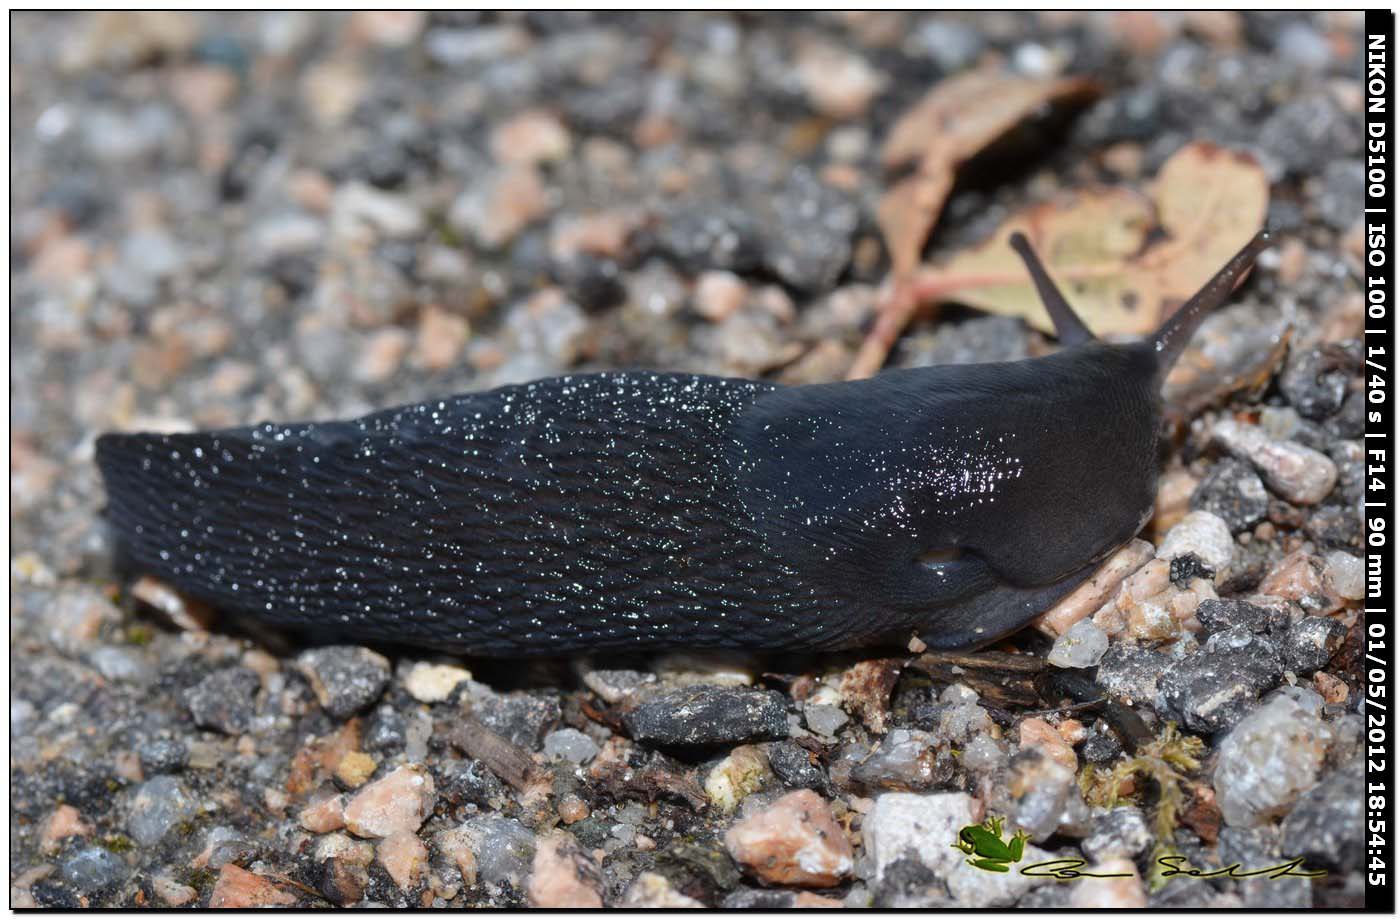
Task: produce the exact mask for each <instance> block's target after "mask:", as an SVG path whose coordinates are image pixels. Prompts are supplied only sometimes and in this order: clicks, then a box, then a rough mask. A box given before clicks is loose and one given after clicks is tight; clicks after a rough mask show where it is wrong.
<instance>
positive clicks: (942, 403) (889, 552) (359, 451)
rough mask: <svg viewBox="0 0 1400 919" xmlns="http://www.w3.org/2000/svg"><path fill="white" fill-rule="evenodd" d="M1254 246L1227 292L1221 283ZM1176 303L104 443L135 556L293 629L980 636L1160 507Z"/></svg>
mask: <svg viewBox="0 0 1400 919" xmlns="http://www.w3.org/2000/svg"><path fill="white" fill-rule="evenodd" d="M1252 245H1254V246H1255V248H1254V249H1253V250H1250V249H1247V250H1246V251H1245V252H1242V253H1241V255H1240V256H1237V257H1236V259H1235V260H1233V261H1232V262H1231V264H1230V265H1229V266H1227V267H1226V269H1225V270H1224V271H1222V274H1224V273H1225V272H1226V271H1230V270H1231V268H1232V266H1233V268H1234V276H1233V277H1232V278H1229V279H1227V280H1228V283H1223V282H1222V283H1216V281H1213V282H1212V285H1214V288H1212V286H1211V285H1208V286H1207V288H1206V291H1205V292H1209V293H1211V294H1212V297H1215V295H1216V294H1218V298H1217V299H1224V297H1225V296H1226V295H1228V293H1229V292H1230V289H1232V288H1233V286H1234V281H1235V280H1237V279H1238V276H1239V275H1241V274H1243V272H1244V270H1247V268H1248V262H1249V261H1252V258H1253V253H1255V252H1257V249H1258V248H1259V247H1260V246H1261V245H1262V244H1261V243H1256V244H1252ZM1026 251H1027V252H1029V249H1027V250H1026ZM1247 254H1248V256H1249V258H1248V260H1245V261H1243V262H1242V259H1244V257H1245V256H1246V255H1247ZM1028 263H1030V264H1032V265H1033V267H1032V271H1033V274H1034V272H1035V270H1036V268H1038V264H1037V263H1034V256H1033V255H1030V256H1028ZM1237 263H1240V264H1237ZM1042 274H1043V270H1042ZM1040 280H1041V279H1040V277H1038V276H1037V283H1040ZM1218 280H1219V279H1217V281H1218ZM1045 281H1046V283H1049V282H1048V278H1045ZM1049 289H1050V291H1051V293H1052V295H1053V296H1058V293H1057V292H1055V291H1054V290H1053V285H1051V287H1050V288H1049ZM1205 292H1203V293H1205ZM1042 293H1044V291H1042ZM1193 302H1194V301H1193ZM1047 305H1049V303H1048V302H1047ZM1210 305H1212V304H1201V305H1197V306H1196V307H1195V308H1194V309H1195V312H1196V313H1197V314H1201V313H1203V312H1204V311H1205V310H1206V309H1208V308H1209V306H1210ZM1060 306H1061V304H1055V305H1053V306H1051V313H1052V316H1054V315H1055V314H1056V311H1057V310H1058V309H1059V308H1060ZM1064 309H1068V307H1067V306H1064ZM1190 309H1193V307H1192V304H1188V305H1187V307H1185V308H1183V310H1182V311H1181V312H1182V313H1186V312H1187V311H1188V310H1190ZM1069 315H1070V316H1072V315H1073V314H1072V312H1071V313H1070V314H1069ZM1178 316H1180V314H1178ZM1186 321H1199V315H1197V316H1196V318H1195V319H1194V320H1189V317H1188V319H1179V320H1177V325H1181V324H1182V323H1184V322H1186ZM1059 322H1060V320H1059V319H1058V318H1057V323H1059ZM1075 322H1077V320H1075ZM1171 322H1172V321H1171V320H1169V327H1170V328H1169V327H1164V332H1167V331H1170V332H1172V335H1171V336H1164V335H1163V334H1162V333H1159V335H1158V336H1157V337H1156V338H1154V339H1150V340H1147V341H1144V342H1139V343H1133V344H1126V345H1117V344H1105V343H1101V342H1097V341H1094V340H1092V339H1091V338H1088V337H1087V331H1086V330H1083V329H1082V326H1081V327H1080V328H1079V329H1075V328H1073V326H1072V325H1061V326H1060V328H1061V335H1062V339H1063V338H1078V340H1079V343H1077V344H1074V345H1072V346H1070V347H1066V348H1064V349H1063V350H1061V351H1060V352H1058V353H1056V354H1053V355H1050V356H1048V357H1043V358H1037V359H1034V360H1026V361H1018V362H1014V363H997V364H978V365H967V366H948V367H933V368H926V369H919V370H902V371H892V372H888V373H885V374H881V375H879V376H877V377H875V378H873V379H869V380H862V381H856V382H846V383H833V384H824V385H813V386H800V387H780V386H776V385H773V384H770V383H765V382H758V381H753V380H738V379H724V378H716V377H705V376H691V375H676V374H665V373H649V372H616V373H600V374H586V375H575V376H566V377H559V378H554V379H548V380H541V381H538V382H535V383H529V384H524V385H520V386H509V387H504V388H501V389H496V390H492V391H490V392H484V393H475V394H468V395H462V396H457V397H453V398H450V399H443V400H439V401H431V402H425V403H421V404H418V405H411V406H406V407H402V408H397V409H391V410H387V411H383V412H378V413H375V414H372V415H368V416H366V417H364V418H361V419H358V420H355V421H345V422H331V423H314V424H292V425H284V424H262V425H256V426H253V427H244V428H234V429H230V430H224V431H212V432H202V433H193V434H170V435H157V434H108V435H105V436H103V437H102V438H100V439H99V440H98V444H97V459H98V464H99V466H100V467H101V470H102V474H103V477H104V479H105V482H106V486H107V492H108V496H109V507H108V515H109V519H110V521H111V524H112V526H113V528H114V529H115V531H116V534H117V536H118V538H119V540H120V543H121V545H122V547H123V549H124V552H125V554H126V555H127V556H128V557H129V559H130V561H131V562H132V563H134V565H135V566H136V567H138V568H139V569H141V570H145V571H150V572H152V573H154V574H156V575H158V576H160V577H161V578H163V579H164V580H166V581H168V582H169V583H171V584H173V585H174V586H176V587H178V588H180V589H182V590H184V591H186V592H187V593H190V594H192V595H194V596H197V597H199V598H202V599H205V600H208V601H210V602H211V603H213V604H215V605H216V606H218V607H220V608H223V609H227V610H231V611H235V612H239V613H243V614H247V615H250V616H253V617H256V618H258V619H262V620H265V621H269V622H273V623H278V624H282V625H287V626H292V627H300V628H314V629H317V630H318V631H322V632H325V631H330V632H333V633H336V634H340V635H343V636H345V637H348V638H357V639H379V640H386V641H393V642H401V643H408V644H418V645H423V646H426V647H432V648H437V649H440V650H447V651H453V652H458V653H466V654H480V655H491V656H502V657H507V656H527V655H540V654H563V653H571V652H595V651H629V650H630V651H641V650H652V649H659V648H667V647H688V648H696V647H709V648H744V649H751V650H761V649H769V650H779V649H781V650H802V651H816V650H833V649H840V648H851V647H858V646H865V645H872V644H899V645H903V644H905V643H906V642H907V641H908V640H909V638H910V637H911V636H913V635H917V636H918V637H919V638H920V639H921V640H922V641H923V642H924V643H926V644H927V645H929V646H930V647H934V648H967V647H975V646H979V645H983V644H986V643H987V642H989V641H992V640H994V639H996V638H998V637H1000V636H1002V635H1005V634H1007V633H1009V632H1012V631H1014V630H1016V629H1018V628H1020V627H1021V626H1022V625H1024V624H1025V623H1026V622H1027V621H1029V620H1030V619H1031V618H1033V617H1034V616H1036V615H1038V614H1039V613H1040V612H1043V611H1044V610H1045V609H1046V608H1048V607H1049V606H1050V605H1052V604H1053V603H1054V602H1055V601H1056V600H1057V599H1058V598H1059V597H1061V596H1063V595H1064V594H1065V593H1067V592H1068V591H1069V590H1071V589H1073V587H1074V586H1076V585H1077V584H1078V583H1079V582H1080V581H1082V580H1083V579H1084V578H1085V577H1087V576H1088V575H1089V574H1090V573H1092V571H1093V568H1094V566H1095V564H1096V563H1097V562H1098V561H1099V560H1101V559H1102V558H1103V557H1104V556H1106V555H1107V554H1108V553H1110V552H1111V551H1113V550H1114V549H1115V548H1117V547H1118V546H1119V545H1121V544H1122V543H1124V542H1126V541H1127V540H1128V539H1130V538H1132V536H1133V535H1134V534H1135V533H1136V532H1137V531H1138V529H1139V528H1140V527H1141V525H1142V524H1143V523H1144V522H1145V520H1146V518H1147V516H1148V515H1149V514H1150V511H1151V507H1152V503H1153V498H1154V495H1155V485H1156V476H1157V458H1156V444H1157V427H1158V422H1159V418H1160V411H1161V404H1160V398H1159V396H1158V387H1159V384H1160V380H1161V377H1162V376H1163V375H1164V373H1165V369H1164V368H1165V366H1169V363H1170V360H1172V359H1174V358H1175V354H1176V353H1177V351H1179V349H1180V345H1181V344H1183V343H1184V338H1185V337H1188V336H1189V330H1188V331H1186V332H1183V331H1182V330H1181V329H1177V328H1175V327H1174V326H1171ZM1178 339H1179V340H1180V341H1178ZM1163 341H1167V342H1168V343H1169V344H1170V346H1171V347H1166V346H1164V345H1163ZM1172 348H1175V349H1176V350H1175V351H1173V350H1171V349H1172Z"/></svg>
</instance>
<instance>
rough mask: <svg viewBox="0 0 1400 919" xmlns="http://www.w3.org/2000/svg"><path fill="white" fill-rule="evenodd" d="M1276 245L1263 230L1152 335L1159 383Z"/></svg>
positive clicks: (1271, 237) (1270, 235) (1270, 236)
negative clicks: (1204, 324)
mask: <svg viewBox="0 0 1400 919" xmlns="http://www.w3.org/2000/svg"><path fill="white" fill-rule="evenodd" d="M1273 244H1274V238H1273V235H1272V234H1270V233H1269V231H1267V230H1260V231H1259V232H1258V233H1257V234H1255V236H1254V238H1253V239H1251V240H1250V241H1249V242H1248V243H1246V244H1245V246H1244V248H1242V249H1240V251H1239V252H1237V253H1235V256H1234V258H1232V259H1230V260H1229V261H1228V262H1226V263H1225V266H1224V267H1223V268H1221V269H1220V270H1219V271H1217V272H1216V273H1215V277H1213V278H1211V279H1210V280H1209V281H1207V282H1206V283H1205V286H1204V287H1202V288H1201V289H1200V290H1198V291H1197V292H1196V294H1195V296H1193V297H1192V298H1191V299H1190V300H1187V301H1186V303H1184V304H1183V305H1182V307H1181V308H1180V309H1179V310H1177V311H1176V312H1174V313H1172V314H1171V315H1170V316H1168V317H1167V319H1166V321H1165V322H1163V323H1162V325H1161V327H1160V328H1159V329H1158V330H1157V332H1156V334H1155V335H1153V336H1152V339H1151V340H1152V351H1153V353H1154V354H1155V355H1156V356H1157V383H1158V384H1159V385H1160V384H1161V382H1162V381H1163V380H1164V379H1166V376H1167V373H1168V372H1170V371H1171V369H1172V365H1174V364H1175V363H1176V360H1177V358H1179V357H1180V356H1181V352H1183V351H1185V350H1186V344H1187V342H1189V341H1190V340H1191V336H1192V335H1194V334H1195V332H1196V329H1198V328H1199V327H1200V325H1201V323H1202V322H1203V321H1204V320H1205V318H1206V316H1208V315H1209V314H1210V313H1211V311H1212V310H1214V309H1215V308H1216V307H1218V306H1220V305H1221V304H1222V303H1224V302H1225V301H1226V300H1227V299H1229V297H1230V294H1231V293H1232V292H1233V291H1234V289H1235V285H1237V284H1239V282H1240V281H1241V280H1242V279H1243V278H1244V276H1245V275H1246V274H1248V273H1249V269H1250V268H1252V267H1253V266H1254V261H1255V259H1257V258H1258V257H1259V254H1260V253H1261V252H1263V251H1264V250H1265V249H1267V248H1269V247H1270V246H1272V245H1273Z"/></svg>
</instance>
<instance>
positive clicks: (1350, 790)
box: [1283, 759, 1366, 871]
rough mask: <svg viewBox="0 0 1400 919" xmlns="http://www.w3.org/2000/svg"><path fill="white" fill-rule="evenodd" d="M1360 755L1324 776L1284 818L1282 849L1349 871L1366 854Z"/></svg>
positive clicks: (1331, 868) (1316, 863)
mask: <svg viewBox="0 0 1400 919" xmlns="http://www.w3.org/2000/svg"><path fill="white" fill-rule="evenodd" d="M1361 763H1362V761H1361V760H1360V759H1354V760H1352V761H1351V762H1350V763H1348V764H1347V765H1344V766H1342V767H1341V768H1339V769H1338V770H1337V771H1335V772H1333V773H1332V774H1330V775H1327V776H1324V777H1323V779H1322V781H1320V782H1318V783H1317V785H1316V786H1315V787H1313V788H1312V790H1310V791H1308V792H1307V793H1306V794H1304V795H1303V796H1302V797H1301V798H1299V799H1298V803H1297V804H1295V805H1293V811H1292V813H1290V814H1289V815H1288V816H1287V817H1285V818H1284V821H1283V852H1284V853H1286V854H1287V855H1289V856H1290V857H1292V856H1295V855H1301V856H1303V858H1304V859H1305V863H1306V864H1307V865H1309V866H1316V867H1320V868H1326V869H1327V870H1329V871H1351V870H1354V869H1356V868H1358V867H1360V865H1361V860H1362V857H1363V855H1364V854H1365V845H1364V843H1365V828H1366V827H1365V822H1366V811H1365V806H1366V801H1365V795H1364V794H1363V792H1364V787H1363V786H1364V777H1363V776H1362V773H1361Z"/></svg>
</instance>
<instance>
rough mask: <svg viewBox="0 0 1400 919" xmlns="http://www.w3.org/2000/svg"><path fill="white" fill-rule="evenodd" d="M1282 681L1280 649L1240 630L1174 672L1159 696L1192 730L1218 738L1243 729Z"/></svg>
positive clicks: (1214, 640) (1212, 642) (1218, 638)
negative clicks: (1241, 725)
mask: <svg viewBox="0 0 1400 919" xmlns="http://www.w3.org/2000/svg"><path fill="white" fill-rule="evenodd" d="M1282 677H1283V663H1282V660H1281V659H1280V657H1279V652H1278V647H1277V646H1276V645H1275V644H1274V643H1273V642H1272V641H1270V640H1269V639H1267V638H1264V637H1262V636H1259V635H1255V634H1253V633H1252V632H1250V631H1249V629H1247V628H1245V627H1244V626H1235V627H1234V628H1229V629H1225V630H1223V631H1220V632H1216V633H1215V634H1214V635H1212V636H1211V637H1210V639H1209V640H1208V641H1207V642H1206V643H1205V645H1204V646H1203V647H1202V648H1201V649H1200V650H1199V651H1195V652H1193V653H1191V654H1189V655H1187V656H1186V657H1184V658H1182V659H1181V660H1180V661H1177V662H1176V663H1174V664H1172V665H1171V666H1170V667H1168V668H1167V671H1166V672H1165V673H1164V674H1162V678H1161V681H1160V683H1159V684H1158V686H1159V689H1158V695H1159V697H1160V700H1161V706H1162V708H1163V709H1165V710H1166V711H1167V712H1169V713H1170V714H1171V715H1172V716H1173V717H1174V718H1175V719H1176V720H1177V721H1179V722H1181V723H1182V724H1184V725H1185V726H1186V727H1187V728H1188V729H1189V730H1192V731H1197V732H1200V733H1205V734H1213V733H1215V732H1216V731H1223V730H1227V729H1229V728H1231V727H1233V726H1234V725H1235V724H1237V723H1238V722H1239V720H1240V719H1241V718H1243V717H1244V716H1245V715H1246V714H1248V712H1249V709H1250V708H1251V707H1252V706H1253V704H1254V702H1255V701H1256V700H1257V699H1258V698H1259V695H1260V694H1261V693H1263V692H1264V691H1266V690H1269V689H1272V688H1274V687H1275V686H1277V685H1278V683H1279V680H1280V679H1281V678H1282Z"/></svg>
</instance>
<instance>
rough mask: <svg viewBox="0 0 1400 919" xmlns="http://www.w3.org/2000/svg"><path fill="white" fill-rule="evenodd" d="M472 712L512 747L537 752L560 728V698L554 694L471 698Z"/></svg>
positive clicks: (474, 696) (517, 694)
mask: <svg viewBox="0 0 1400 919" xmlns="http://www.w3.org/2000/svg"><path fill="white" fill-rule="evenodd" d="M472 712H473V714H475V715H476V716H477V717H478V718H480V719H481V723H482V724H484V725H486V726H487V727H488V728H490V729H491V730H493V731H495V732H496V733H497V734H500V735H501V736H502V737H504V738H506V739H507V740H509V741H510V742H511V743H514V744H517V745H519V746H522V747H524V748H525V749H527V750H538V749H540V745H541V744H543V743H544V738H545V735H546V734H548V733H549V732H550V731H551V730H553V729H554V728H555V727H557V726H558V724H559V717H560V715H559V697H558V696H557V695H555V694H554V693H551V692H538V693H535V692H530V693H523V692H519V693H509V694H506V695H496V694H491V695H479V694H477V693H473V694H472Z"/></svg>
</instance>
